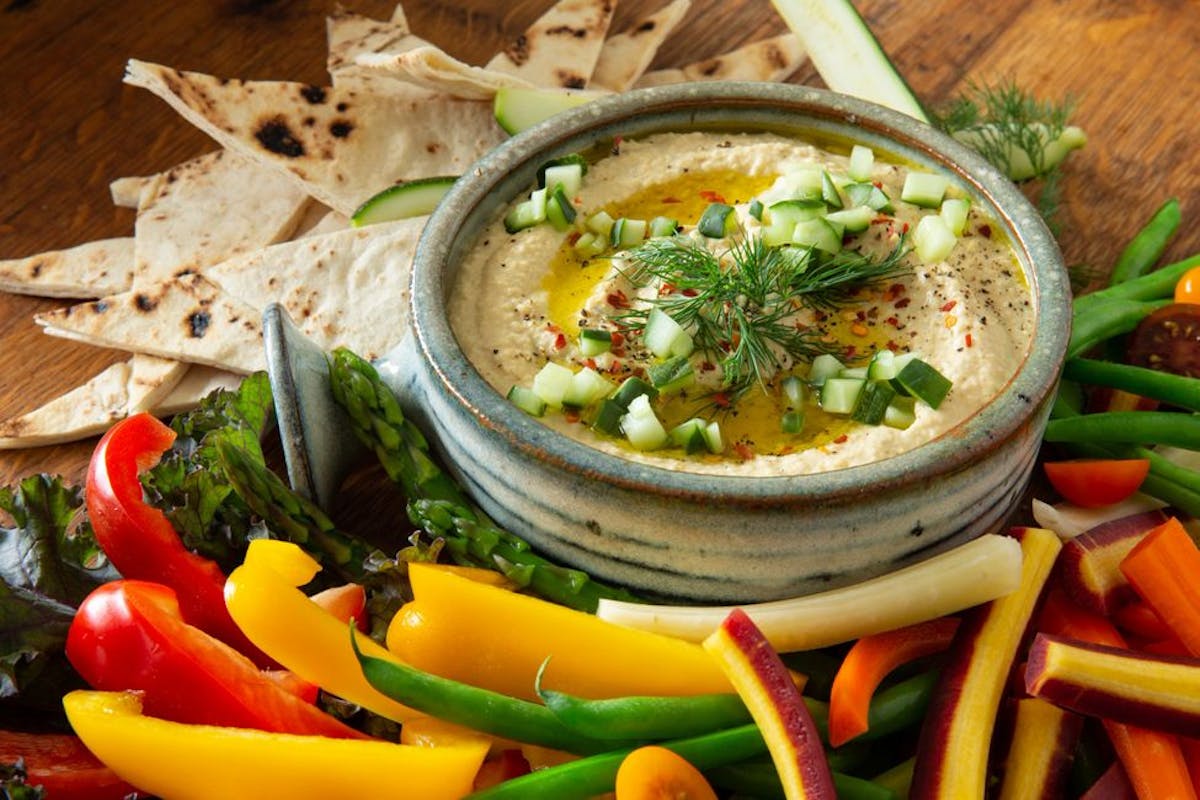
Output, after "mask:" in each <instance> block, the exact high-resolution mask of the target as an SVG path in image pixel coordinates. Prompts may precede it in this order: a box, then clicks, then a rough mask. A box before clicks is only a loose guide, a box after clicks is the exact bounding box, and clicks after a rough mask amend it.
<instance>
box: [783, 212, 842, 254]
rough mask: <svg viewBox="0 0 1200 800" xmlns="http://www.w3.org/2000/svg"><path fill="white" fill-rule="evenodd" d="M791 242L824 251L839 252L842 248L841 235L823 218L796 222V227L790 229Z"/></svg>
mask: <svg viewBox="0 0 1200 800" xmlns="http://www.w3.org/2000/svg"><path fill="white" fill-rule="evenodd" d="M792 242H793V243H795V244H799V245H804V246H805V247H815V248H817V249H818V250H824V251H825V252H826V253H840V252H841V250H842V235H841V234H840V233H839V232H838V231H837V229H836V228H835V227H834V226H833V225H830V224H829V222H828V221H826V220H825V219H823V218H818V219H805V220H801V221H800V222H797V223H796V229H795V230H794V231H792Z"/></svg>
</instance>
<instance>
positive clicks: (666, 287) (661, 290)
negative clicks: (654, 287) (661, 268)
mask: <svg viewBox="0 0 1200 800" xmlns="http://www.w3.org/2000/svg"><path fill="white" fill-rule="evenodd" d="M674 291H675V284H673V283H666V282H664V283H663V284H662V285H661V286H659V287H658V296H659V297H666V296H667V295H669V294H671V293H672V292H674Z"/></svg>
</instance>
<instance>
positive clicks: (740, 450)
mask: <svg viewBox="0 0 1200 800" xmlns="http://www.w3.org/2000/svg"><path fill="white" fill-rule="evenodd" d="M733 452H735V453H737V456H738V458H740V459H741V460H742V461H749V460H750V459H752V458H754V448H753V447H751V446H750V445H749V444H747V443H746V442H737V443H736V444H734V446H733Z"/></svg>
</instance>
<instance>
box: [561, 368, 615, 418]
mask: <svg viewBox="0 0 1200 800" xmlns="http://www.w3.org/2000/svg"><path fill="white" fill-rule="evenodd" d="M613 388H614V386H613V382H612V381H610V380H609V379H608V378H606V377H604V376H603V375H601V374H600V373H599V372H596V370H594V369H592V368H591V367H584V368H583V369H581V370H579V372H576V373H575V374H574V375H573V376H571V385H570V386H568V387H567V391H566V393H565V394H564V395H563V405H564V406H571V407H573V408H584V407H585V406H590V405H591V404H592V403H596V402H599V401H600V400H601V399H603V398H604V397H605V396H607V395H608V394H609V393H610V392H611V391H612V390H613Z"/></svg>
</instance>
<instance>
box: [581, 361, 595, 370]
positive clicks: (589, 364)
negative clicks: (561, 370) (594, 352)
mask: <svg viewBox="0 0 1200 800" xmlns="http://www.w3.org/2000/svg"><path fill="white" fill-rule="evenodd" d="M583 365H584V366H585V367H587V368H588V369H595V368H596V359H594V358H585V359H584V360H583Z"/></svg>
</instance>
